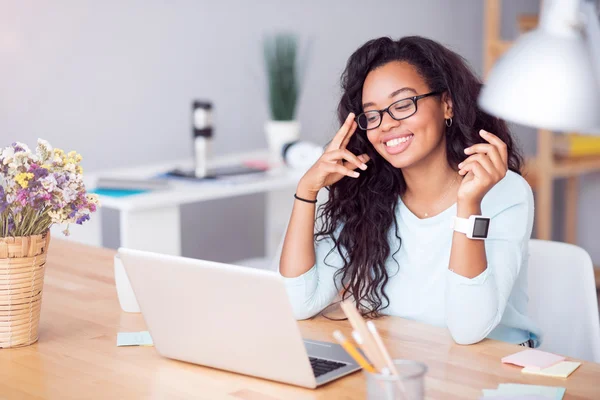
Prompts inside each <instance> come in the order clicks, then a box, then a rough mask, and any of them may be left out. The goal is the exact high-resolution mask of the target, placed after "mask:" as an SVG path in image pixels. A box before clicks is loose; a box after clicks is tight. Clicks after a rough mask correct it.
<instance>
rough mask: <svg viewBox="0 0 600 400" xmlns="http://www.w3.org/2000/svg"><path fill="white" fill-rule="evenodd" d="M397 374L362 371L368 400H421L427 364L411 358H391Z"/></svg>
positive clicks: (423, 394) (423, 395)
mask: <svg viewBox="0 0 600 400" xmlns="http://www.w3.org/2000/svg"><path fill="white" fill-rule="evenodd" d="M393 362H394V365H395V366H396V371H397V373H398V375H397V376H394V375H383V374H373V373H370V372H367V371H363V372H364V374H365V376H366V378H367V399H368V400H422V399H423V398H424V397H425V374H426V373H427V365H425V364H423V363H421V362H418V361H412V360H393Z"/></svg>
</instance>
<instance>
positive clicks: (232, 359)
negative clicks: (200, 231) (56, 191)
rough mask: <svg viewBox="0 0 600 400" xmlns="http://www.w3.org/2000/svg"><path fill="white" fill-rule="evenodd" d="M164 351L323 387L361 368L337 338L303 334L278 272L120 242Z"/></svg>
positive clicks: (144, 311)
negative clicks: (333, 340)
mask: <svg viewBox="0 0 600 400" xmlns="http://www.w3.org/2000/svg"><path fill="white" fill-rule="evenodd" d="M119 255H120V257H121V260H122V262H123V265H124V267H125V270H126V271H127V275H128V277H129V280H130V281H131V286H132V287H133V291H134V293H135V295H136V298H137V301H138V303H139V305H140V309H141V311H142V314H143V316H144V319H145V321H146V324H147V326H148V330H149V331H150V334H151V336H152V339H153V341H154V345H155V347H156V350H157V351H158V353H159V354H161V355H162V356H164V357H168V358H173V359H176V360H181V361H187V362H190V363H194V364H200V365H204V366H208V367H213V368H219V369H222V370H227V371H232V372H237V373H240V374H245V375H251V376H256V377H260V378H265V379H270V380H274V381H278V382H285V383H289V384H293V385H298V386H303V387H307V388H315V387H317V386H319V385H323V384H325V383H327V382H330V381H332V380H334V379H337V378H340V377H342V376H344V375H348V374H350V373H352V372H354V371H357V370H359V369H360V367H359V366H358V365H357V364H356V363H355V362H354V360H353V359H352V358H351V357H350V356H349V355H348V354H347V353H346V352H345V351H344V349H343V348H342V347H341V346H340V345H338V344H336V343H328V342H319V341H315V340H303V339H302V337H301V336H300V331H299V329H298V325H297V322H296V320H295V319H294V316H293V313H292V306H291V305H290V302H289V300H288V297H287V293H286V290H285V286H284V283H283V278H282V277H281V276H279V274H278V273H276V272H272V271H263V270H257V269H252V268H247V267H239V266H234V265H228V264H221V263H216V262H211V261H203V260H196V259H190V258H184V257H175V256H168V255H163V254H157V253H150V252H143V251H138V250H130V249H125V248H120V249H119Z"/></svg>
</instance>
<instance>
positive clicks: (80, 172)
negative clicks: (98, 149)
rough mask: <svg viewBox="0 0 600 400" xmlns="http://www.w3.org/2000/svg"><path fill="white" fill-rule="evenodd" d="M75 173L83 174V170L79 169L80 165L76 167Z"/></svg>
mask: <svg viewBox="0 0 600 400" xmlns="http://www.w3.org/2000/svg"><path fill="white" fill-rule="evenodd" d="M75 171H76V172H77V173H78V174H83V168H81V165H78V166H77V167H76V168H75Z"/></svg>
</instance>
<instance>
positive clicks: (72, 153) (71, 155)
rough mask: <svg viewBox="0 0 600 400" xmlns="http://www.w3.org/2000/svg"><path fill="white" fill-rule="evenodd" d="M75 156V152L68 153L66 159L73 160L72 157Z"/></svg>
mask: <svg viewBox="0 0 600 400" xmlns="http://www.w3.org/2000/svg"><path fill="white" fill-rule="evenodd" d="M76 154H77V152H76V151H70V152H69V154H67V157H69V158H73V157H75V155H76Z"/></svg>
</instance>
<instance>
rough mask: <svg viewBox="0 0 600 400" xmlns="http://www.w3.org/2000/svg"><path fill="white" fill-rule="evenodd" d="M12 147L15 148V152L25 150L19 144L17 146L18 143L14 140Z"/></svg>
mask: <svg viewBox="0 0 600 400" xmlns="http://www.w3.org/2000/svg"><path fill="white" fill-rule="evenodd" d="M12 147H13V148H14V149H15V153H18V152H20V151H25V149H24V148H22V147H21V146H19V145H18V144H17V142H14V143H13V144H12Z"/></svg>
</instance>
